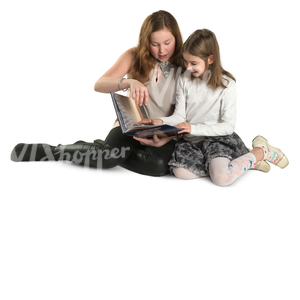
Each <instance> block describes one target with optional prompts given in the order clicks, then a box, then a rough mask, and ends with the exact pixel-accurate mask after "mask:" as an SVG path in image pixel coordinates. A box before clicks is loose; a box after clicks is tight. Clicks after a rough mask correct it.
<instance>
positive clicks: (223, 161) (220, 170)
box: [209, 153, 256, 186]
mask: <svg viewBox="0 0 300 300" xmlns="http://www.w3.org/2000/svg"><path fill="white" fill-rule="evenodd" d="M255 162H256V157H255V155H254V154H253V153H247V154H245V155H242V156H240V157H238V158H236V159H234V160H232V161H230V160H229V159H228V158H225V157H217V158H214V159H212V160H211V162H210V164H209V174H210V177H211V179H212V181H213V182H214V183H215V184H216V185H219V186H227V185H230V184H232V183H233V182H234V181H235V180H236V179H238V178H239V177H240V176H241V175H243V174H244V173H245V172H246V171H247V170H249V168H251V167H252V166H253V165H254V164H255Z"/></svg>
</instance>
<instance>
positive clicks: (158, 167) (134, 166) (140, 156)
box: [120, 140, 176, 176]
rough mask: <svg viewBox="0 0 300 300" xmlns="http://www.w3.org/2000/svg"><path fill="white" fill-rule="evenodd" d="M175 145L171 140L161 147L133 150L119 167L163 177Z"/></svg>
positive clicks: (167, 169)
mask: <svg viewBox="0 0 300 300" xmlns="http://www.w3.org/2000/svg"><path fill="white" fill-rule="evenodd" d="M175 143H176V142H175V141H173V140H172V141H170V142H169V143H167V144H165V145H163V146H162V147H144V148H141V149H135V151H133V152H132V153H131V154H130V155H129V157H128V158H127V159H126V160H125V161H124V162H123V163H121V164H120V166H121V167H123V168H125V169H128V170H130V171H133V172H136V173H140V174H144V175H150V176H163V175H165V174H167V173H168V171H169V166H168V162H169V160H170V158H171V155H172V153H173V151H174V147H175Z"/></svg>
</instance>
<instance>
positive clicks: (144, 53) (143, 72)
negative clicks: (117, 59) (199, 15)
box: [129, 10, 184, 82]
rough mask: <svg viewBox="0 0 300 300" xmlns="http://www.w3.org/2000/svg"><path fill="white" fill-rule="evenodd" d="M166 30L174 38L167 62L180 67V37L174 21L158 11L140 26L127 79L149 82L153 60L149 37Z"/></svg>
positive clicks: (162, 11) (165, 13) (167, 13)
mask: <svg viewBox="0 0 300 300" xmlns="http://www.w3.org/2000/svg"><path fill="white" fill-rule="evenodd" d="M165 28H167V29H168V30H170V32H171V33H172V35H173V36H174V37H175V50H174V53H173V55H172V57H171V58H170V60H169V62H170V63H171V64H173V65H174V66H175V67H179V66H180V67H182V69H183V68H184V66H183V61H182V56H181V55H182V47H183V42H182V37H181V33H180V30H179V26H178V24H177V21H176V19H175V18H174V17H173V16H172V15H171V14H170V13H169V12H167V11H164V10H159V11H157V12H154V13H152V14H151V15H149V16H148V17H147V18H146V19H145V21H144V22H143V24H142V27H141V30H140V35H139V41H138V44H137V47H135V48H133V52H134V57H135V59H134V61H133V65H132V67H131V70H130V72H129V77H130V78H132V79H137V80H139V81H141V82H146V81H148V80H149V73H150V71H151V70H152V69H153V64H154V63H155V58H154V57H153V56H152V54H151V52H150V36H151V34H152V33H153V32H156V31H159V30H162V29H165Z"/></svg>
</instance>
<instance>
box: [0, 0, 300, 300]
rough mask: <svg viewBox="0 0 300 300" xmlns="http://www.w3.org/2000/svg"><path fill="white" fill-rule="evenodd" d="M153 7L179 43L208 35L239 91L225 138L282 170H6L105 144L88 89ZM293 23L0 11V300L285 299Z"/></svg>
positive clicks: (268, 10)
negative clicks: (182, 173) (272, 156)
mask: <svg viewBox="0 0 300 300" xmlns="http://www.w3.org/2000/svg"><path fill="white" fill-rule="evenodd" d="M3 3H4V2H3ZM160 9H163V10H167V11H169V12H170V13H172V14H173V15H174V17H175V18H176V19H177V21H178V23H179V26H180V28H181V32H182V35H183V39H184V40H186V38H187V37H188V36H189V35H190V34H191V33H192V32H193V31H194V30H196V29H201V28H208V29H210V30H212V31H213V32H214V33H215V34H216V36H217V38H218V41H219V45H220V49H221V58H222V63H223V67H224V68H225V69H226V70H228V71H230V72H231V73H232V74H233V75H234V76H235V77H236V79H237V87H238V122H237V125H236V132H237V133H238V134H239V135H240V136H241V137H242V139H243V140H244V142H245V143H246V145H247V146H249V147H250V146H251V141H252V139H253V138H254V137H255V136H256V135H258V134H259V135H262V136H264V137H266V138H267V139H268V140H269V142H270V143H271V144H273V145H274V146H277V147H280V148H281V149H282V150H283V151H284V152H285V153H286V155H287V156H288V158H289V161H290V165H289V166H288V167H287V168H286V169H284V170H282V169H280V168H278V167H275V166H273V165H272V166H271V172H270V173H268V174H265V173H262V172H257V171H249V172H248V173H246V174H245V175H244V176H243V177H241V178H240V179H239V180H238V181H236V182H235V183H234V184H233V185H232V186H229V187H227V188H220V187H217V186H215V185H214V184H213V183H212V182H211V181H210V179H209V178H204V179H199V180H192V181H183V180H179V179H176V178H174V177H172V176H164V177H158V178H157V177H149V176H142V175H139V174H135V173H133V172H130V171H127V170H125V169H122V168H120V167H117V168H115V169H110V170H105V171H100V170H98V171H97V170H91V169H87V168H83V167H78V166H75V165H73V164H71V163H67V162H43V163H42V162H36V163H33V162H32V163H14V162H11V161H10V152H11V150H12V149H13V147H14V146H15V145H16V144H17V143H20V142H24V143H38V142H40V143H48V144H51V145H57V144H59V143H60V144H70V143H74V142H75V141H77V140H85V141H93V140H94V139H96V138H102V139H103V138H105V137H106V135H107V133H108V132H109V130H110V128H111V126H112V124H113V121H114V119H115V113H114V109H113V106H112V103H111V100H110V96H109V95H108V94H99V93H96V92H95V91H94V89H93V88H94V83H95V82H96V80H97V79H98V78H99V77H100V76H101V75H102V74H103V73H104V72H105V71H106V70H107V69H108V68H109V67H110V66H112V64H113V63H114V62H115V61H116V59H117V58H118V57H119V55H121V54H122V53H123V52H124V51H125V50H127V49H128V48H130V47H133V46H135V45H136V43H137V39H138V34H139V30H140V26H141V24H142V22H143V20H144V19H145V18H146V17H147V16H148V15H149V14H151V13H152V12H154V11H157V10H160ZM297 12H298V9H297V7H296V2H295V1H282V2H279V1H252V2H242V1H205V2H204V1H202V2H201V1H182V2H181V3H179V2H176V1H100V0H98V1H94V0H93V1H90V0H87V1H69V0H68V1H67V0H60V1H56V0H53V1H32V0H27V1H20V0H19V1H9V2H8V1H6V4H1V9H0V22H1V24H0V25H1V48H0V51H1V55H0V59H1V67H0V72H1V81H0V84H1V89H0V94H1V95H0V96H1V120H0V121H1V136H2V138H1V149H0V151H1V155H0V159H1V168H2V172H1V173H2V179H1V202H0V243H1V245H0V284H1V287H0V298H1V299H3V300H9V299H13V300H16V299H18V300H21V299H31V300H35V299H39V300H41V299H42V300H46V299H56V300H60V299H63V300H66V299H72V300H74V299H89V300H93V299H101V300H102V299H103V300H115V299H118V300H119V299H131V300H135V299H138V300H140V299H142V300H144V299H151V300H152V299H159V300H166V299H167V300H168V299H172V300H173V299H189V300H191V299H204V300H206V299H207V300H210V299H213V300H215V299H217V300H219V299H231V300H234V299H238V300H240V299H243V300H244V299H251V300H252V299H256V300H258V299H262V300H266V299H272V300H275V299H276V300H277V299H289V300H293V299H297V300H299V299H300V290H299V281H300V274H299V272H300V271H299V270H300V259H299V253H300V243H299V229H300V226H299V225H300V221H299V213H300V211H299V208H300V205H299V200H300V197H299V191H298V187H297V185H298V184H299V180H297V179H298V178H299V175H298V171H297V169H299V146H300V145H299V123H298V118H299V113H298V110H299V106H297V105H298V102H299V100H300V99H299V93H298V90H299V88H298V86H299V53H300V49H299V36H298V35H299V34H298V30H299V25H300V24H299V21H298V20H299V19H298V13H297Z"/></svg>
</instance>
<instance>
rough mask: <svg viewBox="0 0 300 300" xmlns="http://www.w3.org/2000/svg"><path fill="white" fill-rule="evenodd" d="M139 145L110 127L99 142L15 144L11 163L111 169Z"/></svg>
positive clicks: (117, 129) (118, 130)
mask: <svg viewBox="0 0 300 300" xmlns="http://www.w3.org/2000/svg"><path fill="white" fill-rule="evenodd" d="M139 145H140V143H139V142H138V141H136V140H134V139H133V138H132V137H128V136H126V135H123V134H122V131H121V129H120V127H116V128H113V129H112V130H111V131H110V133H109V134H108V136H107V138H106V140H105V142H103V143H86V142H84V141H78V142H76V143H74V144H70V145H58V146H56V147H55V146H51V145H48V144H18V145H17V146H15V148H14V149H13V151H12V154H11V160H13V161H46V160H56V161H58V160H67V161H72V162H74V163H75V164H78V165H84V166H89V167H97V168H113V167H115V166H117V165H119V164H120V163H122V162H124V161H125V160H126V159H127V158H128V157H129V155H130V153H132V152H133V151H134V150H135V149H136V148H137V147H138V146H139Z"/></svg>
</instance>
